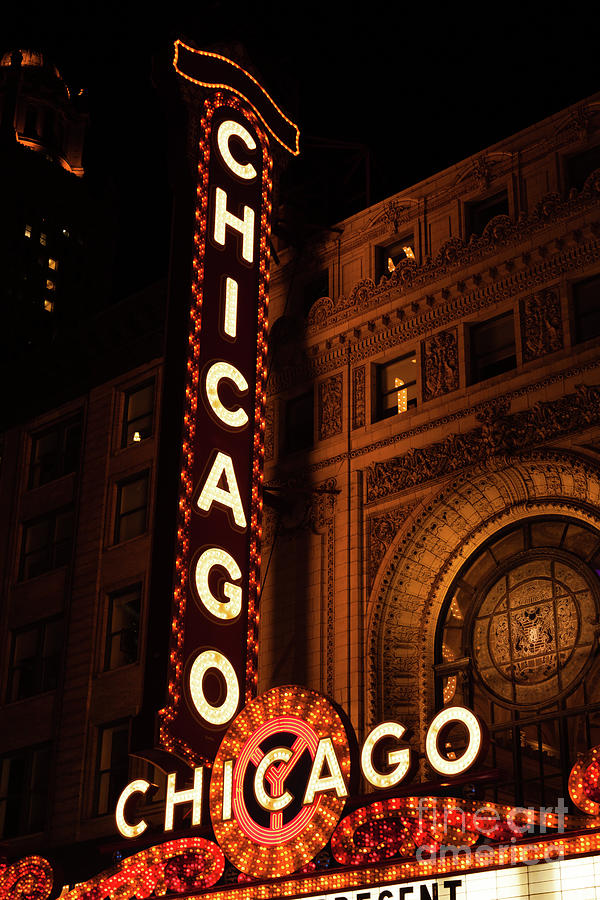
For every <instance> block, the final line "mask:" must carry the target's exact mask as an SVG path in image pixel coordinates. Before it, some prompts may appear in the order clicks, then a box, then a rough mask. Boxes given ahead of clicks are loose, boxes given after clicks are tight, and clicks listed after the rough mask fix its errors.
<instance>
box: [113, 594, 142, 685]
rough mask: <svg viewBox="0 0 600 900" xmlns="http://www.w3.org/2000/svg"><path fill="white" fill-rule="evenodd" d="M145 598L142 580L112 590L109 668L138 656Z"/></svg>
mask: <svg viewBox="0 0 600 900" xmlns="http://www.w3.org/2000/svg"><path fill="white" fill-rule="evenodd" d="M141 602H142V587H141V585H139V584H136V585H134V586H133V587H129V588H126V589H125V590H122V591H116V592H115V593H114V594H109V596H108V622H107V629H106V651H105V657H104V668H105V669H117V668H119V666H126V665H128V663H133V662H135V661H136V660H137V658H138V640H139V630H140V609H141Z"/></svg>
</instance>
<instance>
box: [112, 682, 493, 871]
mask: <svg viewBox="0 0 600 900" xmlns="http://www.w3.org/2000/svg"><path fill="white" fill-rule="evenodd" d="M456 726H459V727H460V728H462V730H463V734H464V749H463V752H462V753H461V754H460V755H459V756H458V757H456V756H454V755H450V754H446V753H445V752H444V750H443V748H444V747H445V744H446V741H445V739H444V735H445V734H447V729H448V728H452V727H456ZM405 731H406V729H405V727H404V726H403V725H402V724H400V723H398V722H384V723H381V724H380V725H378V726H376V727H375V728H374V729H373V730H372V731H371V732H370V734H369V735H368V736H367V738H366V740H365V742H364V744H363V746H362V749H361V752H360V771H361V773H362V776H363V778H364V779H365V780H366V781H367V782H368V783H369V784H370V785H371V786H372V787H374V788H378V789H389V788H393V787H394V786H395V785H398V784H400V783H401V782H402V781H404V780H405V779H406V778H407V777H408V775H409V774H410V772H411V770H412V768H413V767H412V753H411V749H410V747H409V746H406V745H405V744H404V742H403V738H404V735H405ZM355 745H356V738H355V736H354V734H353V731H352V727H351V725H350V723H349V722H348V721H347V720H346V717H345V716H344V715H343V714H342V713H341V711H340V710H338V709H337V707H336V706H334V704H332V703H331V702H330V701H329V700H328V699H327V698H326V697H324V696H323V695H322V694H319V693H317V692H316V691H311V690H309V689H308V688H303V687H299V686H297V685H286V686H283V687H277V688H273V689H272V690H270V691H268V692H267V693H266V694H263V695H262V696H260V697H257V698H255V699H254V700H252V701H250V703H248V704H247V705H246V707H245V708H244V709H243V710H242V711H241V712H240V713H239V714H238V715H237V717H236V718H235V720H234V721H233V723H232V724H231V725H230V727H229V728H228V730H227V733H226V734H225V736H224V738H223V740H222V742H221V745H220V747H219V750H218V753H217V755H216V758H215V761H214V765H213V766H212V772H211V774H210V785H209V786H208V785H207V784H205V782H206V781H207V778H206V776H207V775H208V771H207V770H206V769H205V768H203V767H201V766H199V767H196V768H195V770H194V777H193V784H192V786H190V787H187V788H184V789H179V790H177V789H176V774H175V773H171V774H169V775H168V778H167V793H166V800H165V817H164V827H165V831H171V830H172V829H173V827H174V813H175V807H176V806H178V805H180V804H191V806H192V815H191V825H192V826H197V825H202V824H204V823H203V822H202V800H203V795H204V792H205V791H206V790H207V787H208V790H209V807H210V817H211V824H212V828H213V831H214V834H215V837H216V839H217V841H218V843H219V846H220V847H221V849H222V850H223V852H224V853H225V855H226V856H227V857H228V858H229V859H230V861H231V862H232V863H233V864H234V865H235V866H237V868H238V869H240V870H241V871H242V872H245V873H246V874H248V875H252V876H254V877H256V878H272V877H275V876H279V875H288V874H291V873H292V872H295V871H298V870H299V869H300V868H302V866H304V865H306V864H307V863H309V862H310V860H311V859H312V858H313V857H314V856H316V854H317V853H318V852H319V851H320V850H321V849H322V848H323V847H324V846H325V844H326V843H327V842H328V840H329V839H330V838H331V836H332V834H333V832H334V830H335V828H336V826H337V825H338V822H339V821H340V818H341V816H342V814H343V812H344V808H345V804H346V800H347V798H348V797H349V796H350V794H351V792H352V790H353V786H354V783H355V782H356V780H357V777H358V771H356V767H355V766H354V767H353V765H352V756H353V755H354V754H353V752H352V750H353V748H354V747H355ZM486 746H487V732H486V729H485V726H484V724H483V723H482V722H481V721H480V720H479V719H478V717H477V716H476V715H475V714H474V713H473V712H471V710H468V709H465V708H463V707H449V708H447V709H444V710H442V711H441V712H440V713H438V714H437V715H436V716H435V717H434V719H433V720H432V722H431V724H430V726H429V729H428V732H427V737H426V756H427V760H428V762H429V764H430V765H431V766H432V767H433V768H434V769H435V771H436V772H438V773H439V774H440V775H443V776H444V777H445V778H450V779H451V778H452V777H456V776H459V775H462V774H463V773H464V772H466V771H467V770H469V769H470V768H471V767H473V766H474V765H475V764H476V763H477V761H478V760H479V759H480V757H481V755H482V752H483V751H484V749H485V747H486ZM379 750H382V753H379V752H378V751H379ZM380 756H381V761H379V757H380ZM149 788H150V784H149V782H147V781H145V780H143V779H138V780H136V781H133V782H131V783H130V784H129V785H127V787H126V788H125V789H124V790H123V792H122V793H121V796H120V798H119V801H118V803H117V809H116V823H117V827H118V829H119V831H120V833H121V834H122V835H123V836H124V837H128V838H135V837H137V836H139V835H140V834H142V833H143V832H144V831H145V830H146V828H147V823H146V822H145V821H144V819H142V818H139V817H138V818H137V819H135V818H134V817H133V816H132V812H131V807H132V806H133V803H131V804H129V801H130V798H133V797H134V796H135V795H144V794H146V793H147V791H148V790H149ZM128 804H129V806H128ZM405 812H406V811H405ZM421 812H423V811H421ZM350 818H352V817H350Z"/></svg>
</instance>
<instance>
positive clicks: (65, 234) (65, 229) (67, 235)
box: [62, 228, 69, 237]
mask: <svg viewBox="0 0 600 900" xmlns="http://www.w3.org/2000/svg"><path fill="white" fill-rule="evenodd" d="M62 233H63V236H64V237H69V229H68V228H63V230H62Z"/></svg>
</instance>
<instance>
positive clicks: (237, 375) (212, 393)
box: [204, 362, 248, 428]
mask: <svg viewBox="0 0 600 900" xmlns="http://www.w3.org/2000/svg"><path fill="white" fill-rule="evenodd" d="M224 378H227V379H228V380H229V381H232V382H233V383H234V384H235V386H236V388H237V389H238V391H240V392H241V393H245V392H246V391H247V390H248V382H247V381H246V379H245V378H244V376H243V375H242V373H241V372H240V371H239V369H236V367H235V366H232V365H231V363H228V362H216V363H213V365H212V366H211V367H210V369H209V370H208V372H207V373H206V378H205V379H204V385H205V388H206V396H207V399H208V402H209V403H210V408H211V409H212V411H213V412H214V414H215V415H216V416H217V418H218V419H220V421H221V422H223V423H224V424H225V425H229V427H230V428H244V426H245V425H247V424H248V414H247V413H246V412H245V411H244V410H243V409H242V408H241V407H240V406H238V408H237V409H228V408H227V407H226V406H223V404H222V403H221V400H220V398H219V384H220V383H221V381H223V379H224Z"/></svg>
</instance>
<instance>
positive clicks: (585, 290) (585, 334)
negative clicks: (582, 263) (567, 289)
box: [573, 275, 600, 344]
mask: <svg viewBox="0 0 600 900" xmlns="http://www.w3.org/2000/svg"><path fill="white" fill-rule="evenodd" d="M573 313H574V320H575V343H577V344H580V343H581V342H582V341H589V340H591V339H592V338H597V337H600V276H598V275H596V277H595V278H588V279H587V281H580V282H579V284H575V285H573Z"/></svg>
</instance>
